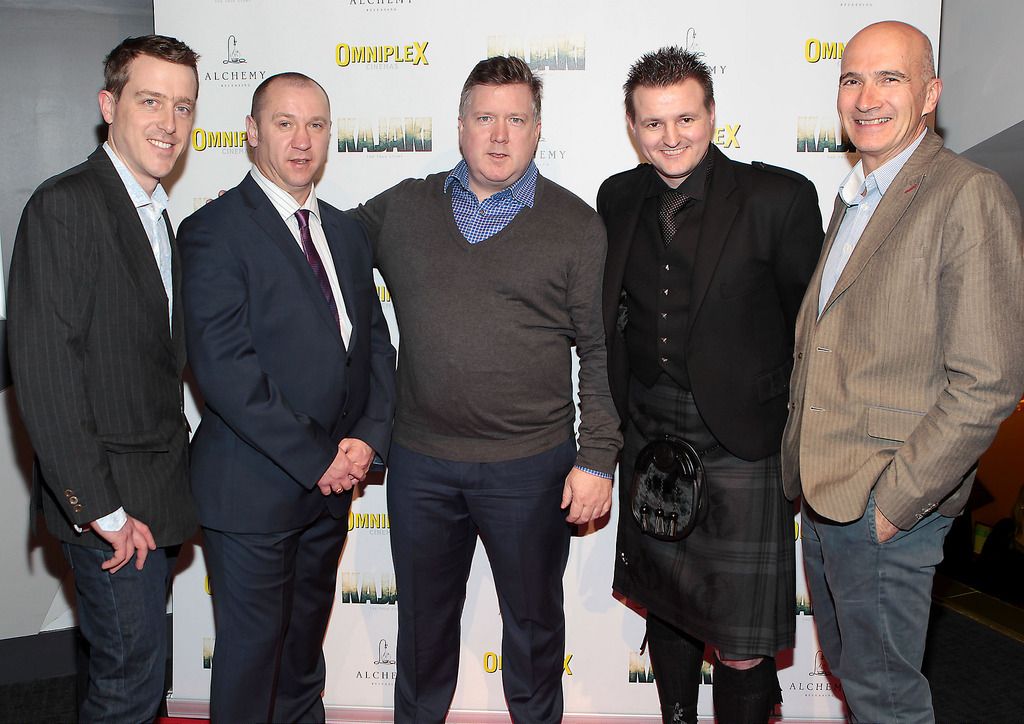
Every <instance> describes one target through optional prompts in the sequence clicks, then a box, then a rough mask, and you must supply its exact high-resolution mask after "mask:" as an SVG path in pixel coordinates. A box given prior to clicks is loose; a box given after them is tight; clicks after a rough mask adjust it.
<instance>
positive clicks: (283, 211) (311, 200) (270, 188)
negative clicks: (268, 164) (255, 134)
mask: <svg viewBox="0 0 1024 724" xmlns="http://www.w3.org/2000/svg"><path fill="white" fill-rule="evenodd" d="M249 173H250V174H251V175H252V178H253V181H255V182H256V183H257V185H259V187H260V188H261V189H263V192H264V193H265V194H266V195H267V196H268V197H269V198H270V201H271V203H273V204H274V208H275V209H277V213H279V214H280V215H281V218H282V219H285V220H286V221H287V219H288V217H290V216H295V212H296V211H298V210H299V209H307V210H308V211H309V213H310V214H312V215H313V216H315V217H316V218H317V220H319V219H320V205H319V204H318V203H317V200H316V184H313V185H311V186H310V187H309V196H307V197H306V201H305V203H303V204H302V205H301V206H300V205H299V203H298V202H297V201H296V200H295V199H294V198H293V197H292V195H291V194H290V193H288V192H287V191H285V190H284V189H283V188H281V187H280V186H278V185H277V184H275V183H274V182H273V181H271V180H270V179H268V178H267V177H266V176H264V175H263V172H262V171H260V170H259V168H257V166H256V164H253V165H252V168H250V169H249Z"/></svg>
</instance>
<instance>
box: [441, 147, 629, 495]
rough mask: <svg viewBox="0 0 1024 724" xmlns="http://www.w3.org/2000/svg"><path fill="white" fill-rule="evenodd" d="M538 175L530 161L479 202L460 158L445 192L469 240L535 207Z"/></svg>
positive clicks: (597, 472)
mask: <svg viewBox="0 0 1024 724" xmlns="http://www.w3.org/2000/svg"><path fill="white" fill-rule="evenodd" d="M538 175H539V172H538V171H537V165H536V164H535V163H533V162H532V161H531V162H530V165H529V166H528V167H527V168H526V172H525V173H524V174H523V175H522V176H520V177H519V180H518V181H516V182H515V183H514V184H512V185H511V186H509V187H508V188H507V189H503V190H501V191H499V192H498V193H496V194H494V195H493V196H490V197H489V198H486V199H484V200H483V201H482V202H480V201H477V198H476V194H474V193H473V192H472V190H470V188H469V167H468V166H467V165H466V162H465V160H462V161H459V163H458V165H457V166H456V167H455V168H453V169H452V172H451V173H450V174H448V178H446V179H445V180H444V190H445V193H448V189H451V191H452V214H453V215H454V216H455V223H456V225H458V227H459V231H461V232H462V235H463V236H464V237H466V241H468V242H469V243H470V244H477V243H479V242H481V241H483V240H484V239H489V238H491V237H492V236H494V235H495V234H497V233H498V232H499V231H501V230H502V229H504V228H505V227H506V226H508V225H509V224H510V223H512V219H514V218H516V214H518V213H519V212H520V211H522V210H523V209H525V208H526V207H530V208H531V209H532V208H533V197H534V196H535V195H536V193H537V177H538ZM576 468H577V469H579V470H582V471H583V472H585V473H590V474H591V475H597V476H598V477H601V478H604V479H606V480H611V479H612V476H611V475H608V474H607V473H602V472H601V471H600V470H592V469H591V468H584V467H581V466H579V465H577V466H576Z"/></svg>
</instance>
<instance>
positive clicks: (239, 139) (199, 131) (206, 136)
mask: <svg viewBox="0 0 1024 724" xmlns="http://www.w3.org/2000/svg"><path fill="white" fill-rule="evenodd" d="M244 147H245V131H208V130H206V129H205V128H194V129H192V148H194V149H195V150H196V151H205V150H206V149H208V148H244Z"/></svg>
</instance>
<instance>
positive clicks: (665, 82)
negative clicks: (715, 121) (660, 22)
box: [622, 45, 715, 118]
mask: <svg viewBox="0 0 1024 724" xmlns="http://www.w3.org/2000/svg"><path fill="white" fill-rule="evenodd" d="M702 55H703V53H691V52H690V51H689V50H684V49H682V48H680V47H679V46H678V45H667V46H665V47H664V48H659V49H658V50H656V51H654V52H653V53H647V54H645V55H643V56H642V57H641V58H640V60H638V61H637V62H635V63H633V66H632V67H631V68H630V69H629V75H628V76H627V77H626V82H625V84H623V86H622V90H623V91H625V93H626V115H628V116H629V117H630V118H633V117H634V113H635V109H634V107H633V91H635V90H636V89H637V87H638V86H643V87H645V88H665V87H667V86H670V85H675V84H676V83H682V82H683V81H684V80H687V79H688V78H693V79H694V80H695V81H697V82H698V83H700V84H701V85H702V86H703V87H704V107H705V108H706V109H708V110H709V111H710V110H711V104H712V103H714V102H715V88H714V84H713V83H712V81H711V69H710V68H709V67H708V64H707V63H705V62H704V61H703V60H701V56H702Z"/></svg>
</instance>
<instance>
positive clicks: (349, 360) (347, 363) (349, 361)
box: [345, 357, 352, 367]
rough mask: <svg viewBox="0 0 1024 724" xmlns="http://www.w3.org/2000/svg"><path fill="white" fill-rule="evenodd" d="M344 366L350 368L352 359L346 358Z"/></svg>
mask: <svg viewBox="0 0 1024 724" xmlns="http://www.w3.org/2000/svg"><path fill="white" fill-rule="evenodd" d="M345 366H346V367H351V366H352V358H351V357H346V358H345Z"/></svg>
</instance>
